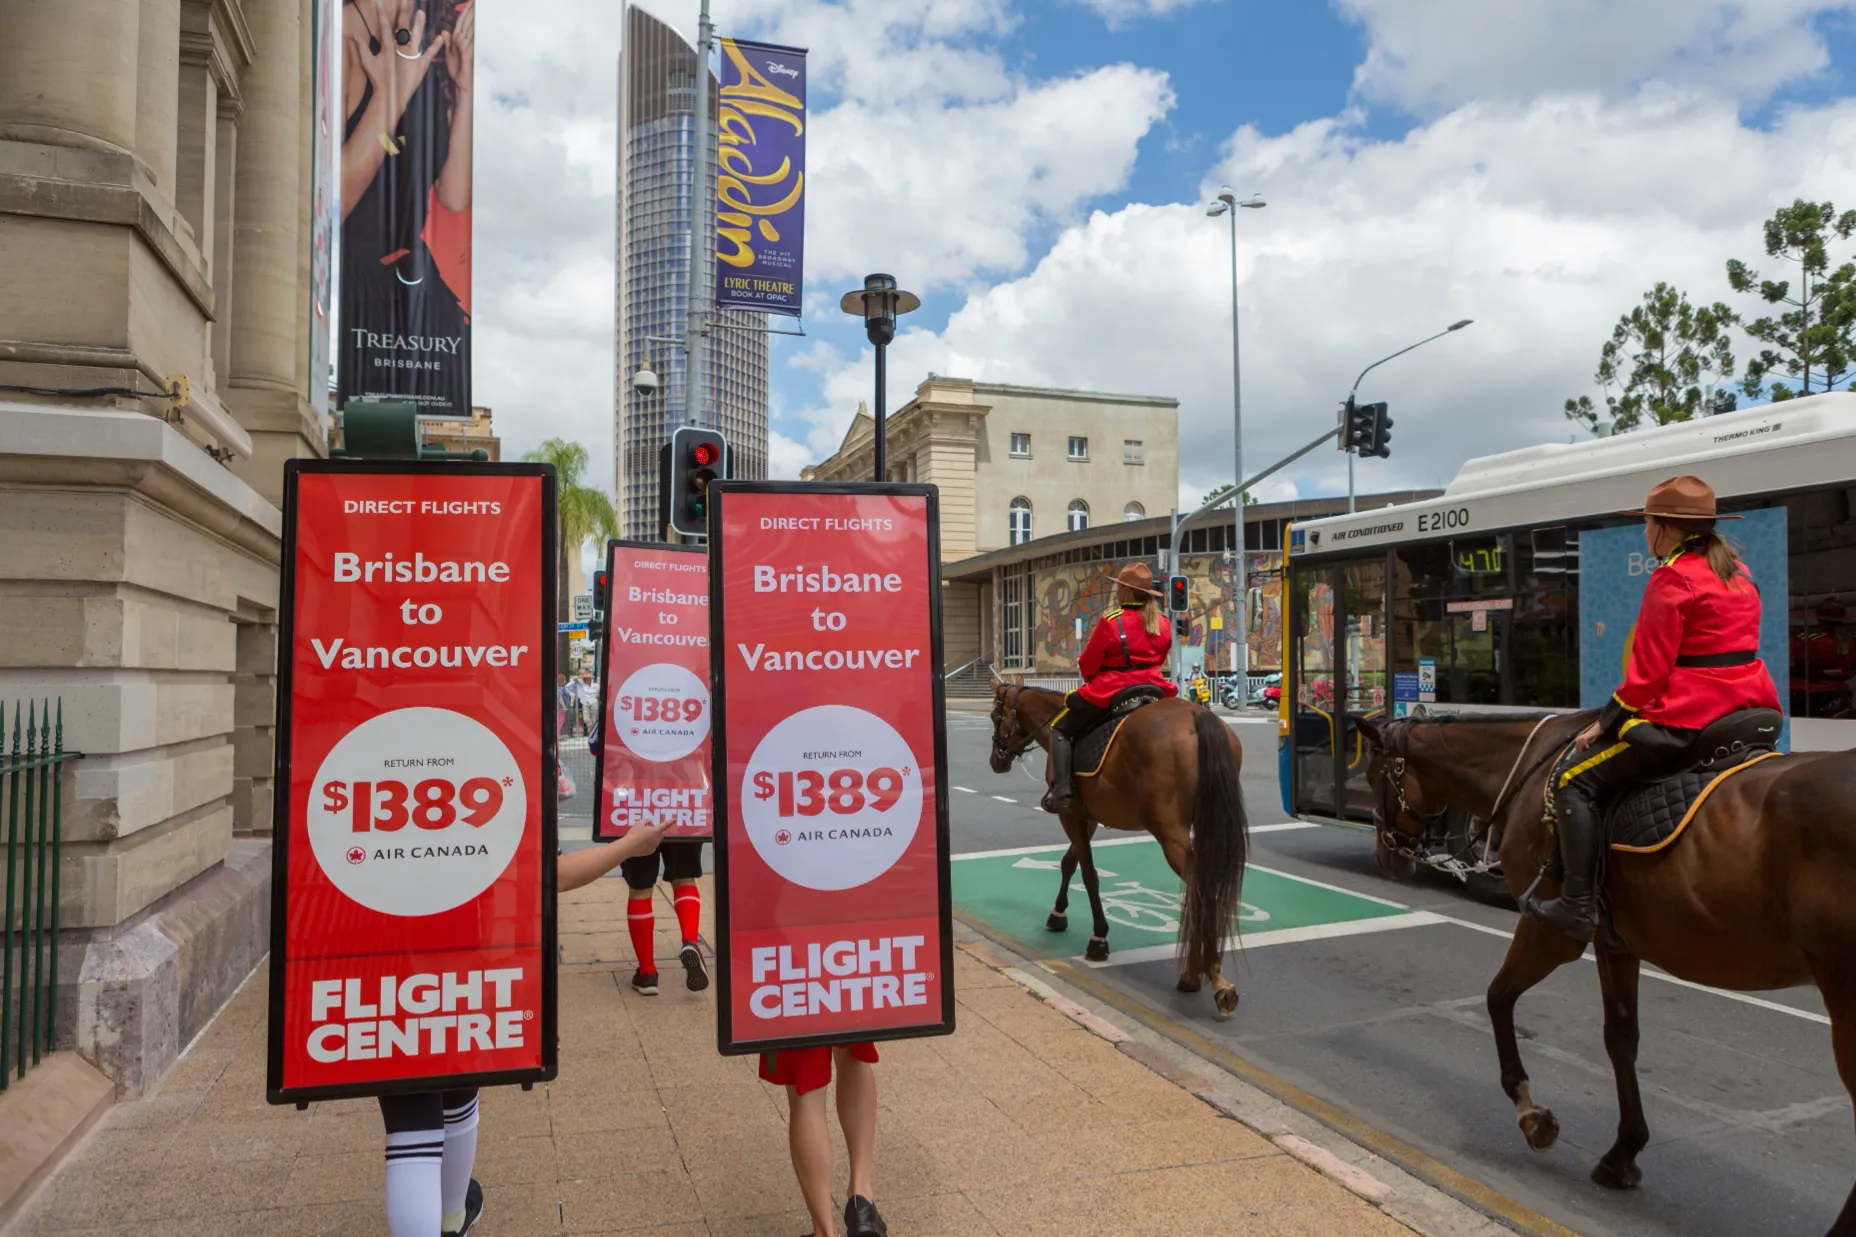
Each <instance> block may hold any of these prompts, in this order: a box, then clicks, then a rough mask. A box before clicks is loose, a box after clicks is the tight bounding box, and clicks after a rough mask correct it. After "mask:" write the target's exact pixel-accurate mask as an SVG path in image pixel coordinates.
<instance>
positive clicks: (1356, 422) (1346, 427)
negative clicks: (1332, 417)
mask: <svg viewBox="0 0 1856 1237" xmlns="http://www.w3.org/2000/svg"><path fill="white" fill-rule="evenodd" d="M1341 425H1342V428H1341V443H1340V446H1341V450H1343V451H1355V452H1357V451H1359V450H1361V449H1362V448H1364V447H1365V446H1366V439H1367V435H1368V434H1371V433H1372V431H1373V423H1372V412H1371V410H1370V407H1368V408H1363V407H1361V406H1360V405H1358V404H1356V403H1354V402H1353V397H1352V396H1351V395H1349V396H1348V397H1347V409H1346V414H1345V416H1344V417H1343V418H1342V422H1341Z"/></svg>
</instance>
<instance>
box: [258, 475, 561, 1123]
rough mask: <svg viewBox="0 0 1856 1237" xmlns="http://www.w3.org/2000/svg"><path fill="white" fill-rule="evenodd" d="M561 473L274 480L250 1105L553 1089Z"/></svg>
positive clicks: (294, 477) (302, 476)
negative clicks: (268, 832) (264, 948)
mask: <svg viewBox="0 0 1856 1237" xmlns="http://www.w3.org/2000/svg"><path fill="white" fill-rule="evenodd" d="M554 503H555V495H554V470H553V469H552V468H550V467H548V466H546V465H537V464H419V463H412V462H398V461H377V462H362V461H348V460H331V461H304V460H291V461H289V462H288V463H286V465H285V470H284V546H283V550H284V559H283V561H284V562H285V563H286V564H288V566H287V568H286V570H285V572H284V577H283V581H282V604H281V617H280V622H279V632H278V649H279V650H280V655H279V657H278V667H277V689H278V709H277V732H276V753H277V755H276V808H275V811H276V816H275V819H276V849H275V851H274V854H273V868H272V886H271V887H272V890H273V895H272V904H271V976H270V1030H269V1056H268V1074H267V1081H266V1097H267V1098H268V1099H269V1100H270V1102H271V1103H273V1104H282V1103H292V1102H301V1101H308V1100H315V1099H335V1098H341V1097H346V1096H360V1095H383V1094H388V1093H393V1092H407V1091H436V1090H440V1089H445V1088H455V1087H473V1086H487V1085H493V1084H497V1083H511V1082H541V1081H546V1080H547V1079H550V1078H552V1077H554V1072H555V1017H554V1015H555V970H554V968H555V922H554V855H555V797H554V795H553V794H552V793H551V792H552V788H553V784H554V783H553V779H554V774H555V733H554V710H553V695H554V637H553V633H552V630H551V629H552V626H553V623H552V619H551V615H552V614H553V609H554V589H555V581H554V562H555V541H554V538H555V527H556V523H555V518H556V517H555V507H554Z"/></svg>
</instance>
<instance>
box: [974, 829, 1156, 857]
mask: <svg viewBox="0 0 1856 1237" xmlns="http://www.w3.org/2000/svg"><path fill="white" fill-rule="evenodd" d="M1142 842H1146V843H1148V844H1149V845H1152V844H1153V839H1152V838H1150V837H1148V836H1147V835H1146V834H1144V833H1143V834H1142V835H1141V836H1140V837H1138V838H1103V839H1102V840H1101V841H1098V842H1094V843H1091V846H1092V847H1093V849H1095V850H1101V849H1102V848H1103V847H1104V846H1138V845H1140V844H1141V843H1142ZM1069 849H1070V844H1069V843H1068V842H1059V843H1058V844H1057V845H1055V846H1012V847H1008V848H1006V849H1005V850H975V851H969V852H967V853H966V854H964V855H949V856H948V858H949V859H954V860H959V859H996V858H998V857H999V856H1001V855H1060V854H1062V853H1063V852H1064V851H1066V850H1069Z"/></svg>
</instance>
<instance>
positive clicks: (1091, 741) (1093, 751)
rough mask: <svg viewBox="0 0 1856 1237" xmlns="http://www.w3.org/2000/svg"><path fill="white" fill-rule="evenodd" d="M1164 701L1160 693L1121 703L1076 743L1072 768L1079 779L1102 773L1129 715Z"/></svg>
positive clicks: (1137, 697)
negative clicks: (1103, 764) (1141, 708)
mask: <svg viewBox="0 0 1856 1237" xmlns="http://www.w3.org/2000/svg"><path fill="white" fill-rule="evenodd" d="M1161 699H1164V697H1162V696H1160V695H1159V693H1157V692H1156V693H1155V694H1153V695H1138V696H1133V697H1130V698H1129V699H1127V700H1124V701H1120V702H1118V703H1117V704H1116V705H1115V706H1114V712H1112V713H1110V714H1109V715H1108V717H1107V719H1106V720H1104V721H1101V722H1098V723H1097V724H1096V726H1095V728H1094V729H1093V730H1090V731H1089V732H1087V733H1086V734H1084V735H1083V737H1082V738H1080V739H1078V740H1077V741H1076V751H1075V753H1074V755H1073V756H1072V758H1071V766H1070V767H1071V768H1072V769H1074V770H1075V772H1076V776H1077V777H1094V776H1095V775H1096V774H1098V773H1100V772H1102V763H1103V761H1105V760H1107V759H1108V751H1109V748H1111V747H1113V746H1114V745H1115V736H1116V735H1118V734H1120V733H1121V727H1122V724H1123V723H1124V722H1126V721H1127V720H1128V714H1130V713H1132V712H1134V710H1136V709H1138V708H1140V707H1141V706H1142V705H1145V704H1152V703H1154V702H1155V701H1156V700H1161Z"/></svg>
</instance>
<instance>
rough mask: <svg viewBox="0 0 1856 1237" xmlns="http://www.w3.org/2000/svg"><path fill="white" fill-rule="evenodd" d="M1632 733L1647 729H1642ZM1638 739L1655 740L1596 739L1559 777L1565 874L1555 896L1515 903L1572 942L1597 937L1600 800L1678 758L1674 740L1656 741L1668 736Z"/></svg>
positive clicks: (1559, 820) (1601, 840) (1557, 800)
mask: <svg viewBox="0 0 1856 1237" xmlns="http://www.w3.org/2000/svg"><path fill="white" fill-rule="evenodd" d="M1633 729H1644V730H1648V729H1649V727H1648V725H1647V724H1646V725H1645V726H1642V727H1633ZM1644 737H1645V738H1654V739H1656V740H1658V741H1657V742H1654V743H1650V744H1638V743H1634V742H1632V743H1626V742H1624V741H1623V740H1618V741H1615V742H1612V743H1606V742H1605V741H1604V740H1602V739H1601V740H1599V742H1598V743H1597V744H1595V745H1594V746H1593V747H1591V748H1590V749H1588V750H1587V751H1585V752H1584V753H1581V754H1580V756H1579V758H1578V759H1577V760H1575V761H1574V762H1573V764H1572V765H1571V767H1569V768H1567V769H1566V770H1565V771H1564V772H1562V773H1560V774H1559V782H1558V785H1557V787H1556V789H1555V791H1554V796H1553V800H1554V806H1555V808H1556V809H1557V811H1556V816H1557V819H1556V827H1557V832H1558V834H1559V845H1560V861H1561V864H1562V866H1563V867H1564V869H1565V875H1564V876H1563V877H1562V878H1561V879H1560V892H1559V896H1558V897H1556V898H1552V899H1545V900H1543V899H1541V898H1539V897H1538V896H1537V895H1536V894H1534V893H1533V892H1532V891H1530V892H1529V893H1528V894H1527V895H1526V896H1525V897H1523V898H1522V899H1521V910H1522V913H1524V914H1527V915H1530V916H1532V917H1533V918H1535V919H1538V920H1540V921H1541V922H1542V923H1544V924H1546V925H1547V926H1549V927H1553V928H1558V929H1559V930H1560V931H1562V932H1564V933H1565V934H1566V935H1567V936H1570V937H1571V938H1572V939H1573V940H1575V941H1590V940H1591V939H1592V937H1593V936H1594V935H1596V933H1597V927H1598V889H1597V881H1598V868H1599V861H1600V859H1602V858H1603V856H1604V847H1605V836H1604V824H1603V822H1602V821H1601V820H1600V818H1599V807H1600V805H1601V801H1605V800H1608V799H1609V798H1610V796H1611V795H1612V794H1613V793H1614V792H1615V791H1617V790H1619V789H1621V788H1623V787H1624V786H1627V785H1629V784H1630V783H1631V782H1634V781H1637V780H1639V779H1641V778H1645V777H1650V776H1653V775H1654V774H1655V773H1656V772H1658V771H1659V770H1660V769H1661V768H1662V767H1664V766H1665V765H1667V764H1669V763H1670V762H1671V761H1672V760H1680V759H1681V744H1680V743H1679V741H1678V742H1664V741H1662V740H1665V739H1666V738H1667V737H1668V732H1660V733H1657V734H1655V735H1653V736H1652V735H1645V736H1644ZM1666 749H1667V750H1666Z"/></svg>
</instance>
